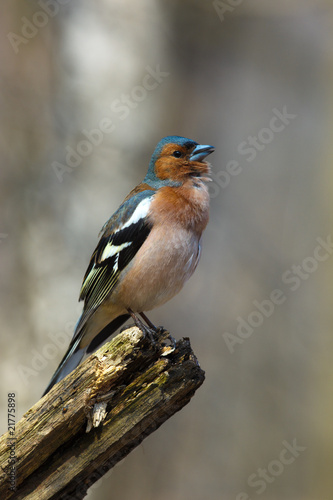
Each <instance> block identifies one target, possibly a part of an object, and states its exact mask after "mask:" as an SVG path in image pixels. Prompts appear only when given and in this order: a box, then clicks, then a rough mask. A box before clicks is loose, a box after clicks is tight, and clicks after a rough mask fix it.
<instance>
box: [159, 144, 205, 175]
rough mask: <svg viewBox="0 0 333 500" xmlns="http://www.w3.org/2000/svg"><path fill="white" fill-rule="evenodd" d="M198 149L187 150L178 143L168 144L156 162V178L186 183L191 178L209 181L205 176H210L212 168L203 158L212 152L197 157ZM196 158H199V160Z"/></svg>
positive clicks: (194, 147)
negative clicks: (196, 151)
mask: <svg viewBox="0 0 333 500" xmlns="http://www.w3.org/2000/svg"><path fill="white" fill-rule="evenodd" d="M196 149H197V147H196V146H193V147H191V148H187V147H186V146H182V145H179V144H176V143H169V144H166V145H165V146H164V147H163V148H162V150H161V153H160V155H159V157H158V159H157V160H156V162H155V174H156V176H157V177H158V178H159V179H161V180H165V179H170V180H172V181H174V182H184V181H185V180H186V179H189V178H191V177H193V178H201V179H202V180H208V179H207V176H205V174H208V175H209V173H210V167H209V165H208V163H206V162H205V161H204V160H203V158H204V156H207V155H208V154H209V152H212V150H211V151H209V152H207V153H206V154H201V155H196V154H195V150H196ZM192 155H193V159H192ZM196 156H199V159H198V160H197V159H196V158H195V157H196ZM201 157H202V159H201Z"/></svg>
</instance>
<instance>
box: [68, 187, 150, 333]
mask: <svg viewBox="0 0 333 500" xmlns="http://www.w3.org/2000/svg"><path fill="white" fill-rule="evenodd" d="M153 196H154V194H153V192H152V191H151V190H149V191H148V190H147V191H142V192H139V193H137V194H135V195H134V196H133V197H131V198H130V199H127V200H126V201H125V202H124V203H123V204H122V205H121V206H120V207H119V209H118V210H117V211H116V212H115V214H114V215H113V216H112V217H111V218H110V219H109V220H108V222H107V223H106V224H105V225H104V226H103V228H102V231H101V233H102V235H101V238H100V240H99V242H98V245H97V247H96V249H95V251H94V253H93V254H92V257H91V260H90V263H89V266H88V269H87V271H86V274H85V276H84V278H83V283H82V287H81V292H80V297H79V300H84V309H83V313H82V316H81V318H80V320H79V322H78V324H77V326H76V329H75V333H74V338H75V337H77V335H78V334H79V332H80V330H81V329H82V327H83V325H84V324H85V323H86V321H87V320H88V318H89V317H90V316H91V315H92V313H93V312H94V311H95V310H96V309H97V307H99V306H100V305H101V303H102V302H103V301H104V300H105V298H106V297H107V296H108V295H109V294H110V293H111V292H112V290H113V289H114V287H115V286H116V284H117V283H118V280H119V275H120V273H121V271H123V270H124V269H125V267H126V266H127V265H128V264H129V263H130V261H131V260H132V259H133V257H134V256H135V254H136V253H137V251H138V250H139V248H140V247H141V245H142V244H143V242H144V241H145V240H146V238H147V236H148V234H149V233H150V231H151V228H152V226H151V224H150V222H149V220H148V218H147V214H148V211H149V207H150V203H151V201H152V198H153Z"/></svg>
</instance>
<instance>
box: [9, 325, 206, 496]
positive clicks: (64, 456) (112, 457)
mask: <svg viewBox="0 0 333 500" xmlns="http://www.w3.org/2000/svg"><path fill="white" fill-rule="evenodd" d="M167 337H168V332H165V331H164V332H162V333H161V335H159V339H158V341H157V342H156V345H154V344H152V343H151V341H150V340H149V339H148V338H145V337H144V335H143V334H142V332H141V331H140V330H139V329H138V328H136V327H133V328H130V329H127V330H126V331H124V332H122V333H120V334H119V335H117V336H116V337H115V338H114V339H113V340H112V341H111V342H108V343H107V344H105V345H104V346H102V347H101V348H100V349H99V350H98V351H97V352H96V353H93V354H92V355H91V356H90V357H89V358H88V359H87V360H85V361H84V362H83V363H82V364H81V365H79V366H78V368H77V369H76V370H74V371H73V372H72V373H70V374H69V375H68V376H67V377H66V378H65V379H64V380H62V381H61V382H59V383H58V384H56V385H55V386H54V387H53V388H52V389H51V391H50V392H49V393H48V394H46V396H44V397H43V398H42V399H41V400H40V401H38V402H37V403H36V404H35V405H34V406H33V407H32V408H31V409H30V410H29V411H28V412H27V413H26V414H25V415H24V416H23V417H22V419H21V420H20V421H19V422H18V423H17V425H16V428H15V435H14V436H9V434H8V433H6V434H4V435H3V436H2V437H1V438H0V464H1V475H0V498H2V499H7V498H15V499H18V500H20V499H23V498H24V499H26V500H28V499H29V500H37V499H38V500H49V499H54V500H55V499H57V500H58V499H81V498H83V497H84V496H85V495H86V492H87V489H88V488H89V487H90V486H91V485H92V484H93V483H94V482H96V481H97V480H98V479H100V478H101V477H102V476H103V475H104V474H105V473H106V472H107V471H108V470H109V469H111V468H112V467H113V466H114V465H115V464H116V463H117V462H119V461H121V460H122V459H123V458H124V457H125V456H126V455H127V454H128V453H129V452H130V451H131V450H132V449H133V448H135V447H136V446H137V445H138V444H140V443H141V441H142V440H143V439H144V438H145V437H146V436H148V435H149V434H150V433H152V432H153V431H154V430H156V429H157V428H158V427H159V426H160V425H161V424H162V423H163V422H165V421H166V420H167V419H168V418H169V417H170V416H172V415H173V414H174V413H175V412H177V411H179V410H180V409H181V408H182V407H183V406H185V405H186V404H187V403H188V402H189V401H190V399H191V397H192V396H193V394H194V392H195V391H196V389H197V388H198V387H200V385H201V384H202V383H203V381H204V372H203V371H202V370H201V368H200V366H199V364H198V362H197V359H196V357H195V356H194V354H193V352H192V350H191V346H190V342H189V339H188V338H183V339H182V340H180V341H179V342H177V344H176V345H175V347H173V346H171V345H169V342H168V341H167ZM13 437H14V438H15V439H14V441H13V440H12V441H8V440H9V438H11V439H12V438H13ZM13 443H14V447H13V446H12V447H11V448H10V447H9V444H13ZM13 450H14V451H15V458H16V463H15V467H16V471H15V473H16V488H17V489H16V491H11V490H10V489H9V480H8V475H9V471H10V465H9V462H8V460H9V458H10V451H12V452H13Z"/></svg>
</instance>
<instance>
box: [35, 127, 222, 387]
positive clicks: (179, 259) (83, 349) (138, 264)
mask: <svg viewBox="0 0 333 500" xmlns="http://www.w3.org/2000/svg"><path fill="white" fill-rule="evenodd" d="M213 151H214V148H213V147H212V146H203V145H200V144H198V143H197V142H195V141H192V140H190V139H186V138H185V137H179V136H168V137H164V139H162V140H161V141H160V142H159V143H158V144H157V146H156V149H155V151H154V153H153V155H152V157H151V160H150V163H149V168H148V172H147V175H146V177H145V178H144V180H143V181H142V182H141V183H140V184H139V185H138V186H137V187H136V188H134V189H133V190H132V191H131V192H130V193H129V195H128V196H127V197H126V198H125V200H124V202H123V203H122V205H121V206H120V207H119V208H118V210H117V211H116V212H115V213H114V214H113V215H112V217H111V218H110V219H109V220H108V221H107V222H106V224H105V225H104V226H103V228H102V230H101V233H100V234H101V237H100V240H99V242H98V245H97V247H96V249H95V251H94V253H93V254H92V257H91V260H90V264H89V266H88V269H87V271H86V274H85V276H84V279H83V283H82V288H81V293H80V297H79V300H84V307H83V312H82V315H81V317H80V319H79V321H78V323H77V325H76V328H75V331H74V335H73V339H72V341H71V343H70V345H69V348H68V350H67V352H66V354H65V356H64V358H63V360H62V361H61V363H60V365H59V367H58V369H57V370H56V372H55V374H54V375H53V377H52V379H51V381H50V383H49V385H48V387H47V388H46V390H45V392H44V394H46V393H47V392H48V391H49V390H50V389H51V387H53V385H54V384H56V383H57V382H59V381H60V380H61V379H63V378H64V377H65V376H66V375H68V374H69V373H70V372H71V371H72V370H73V369H74V368H76V366H77V365H78V364H79V363H80V362H81V361H82V358H83V357H84V356H86V355H89V354H91V353H92V352H93V351H94V350H96V349H97V348H98V347H99V346H100V345H101V344H102V343H103V342H105V340H106V339H107V338H108V337H109V336H110V335H111V334H112V333H114V332H115V331H116V330H117V328H119V327H120V326H121V325H122V324H123V323H124V322H125V321H126V320H127V319H128V318H129V317H130V316H132V317H133V318H134V320H135V322H136V324H137V325H139V326H140V327H141V328H143V329H144V330H146V331H148V332H150V333H151V329H153V330H154V325H153V324H152V323H151V322H150V321H149V320H148V318H147V317H146V316H145V314H144V312H143V311H149V310H151V309H153V308H154V307H157V306H159V305H161V304H164V303H165V302H167V301H168V300H169V299H171V298H172V297H173V296H174V295H176V294H177V293H178V292H179V291H180V290H181V288H182V287H183V285H184V283H185V281H187V280H188V279H189V278H190V276H191V275H192V273H193V272H194V270H195V268H196V266H197V264H198V261H199V258H200V251H201V250H200V248H201V247H200V240H201V234H202V232H203V230H204V229H205V227H206V225H207V223H208V217H209V194H208V189H207V186H206V185H205V184H204V182H205V181H209V180H211V179H210V178H209V177H208V176H209V173H210V166H209V164H208V163H206V162H205V161H204V160H205V158H206V156H208V155H209V154H210V153H212V152H213ZM136 313H139V314H140V315H141V317H142V318H143V319H144V320H145V322H146V323H147V325H148V327H146V326H144V325H143V323H142V322H141V320H140V319H139V318H138V317H137V315H136Z"/></svg>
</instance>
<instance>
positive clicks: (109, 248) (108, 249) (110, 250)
mask: <svg viewBox="0 0 333 500" xmlns="http://www.w3.org/2000/svg"><path fill="white" fill-rule="evenodd" d="M122 227H124V226H122ZM130 245H132V242H131V241H127V242H126V243H123V244H122V245H113V244H112V243H108V244H107V245H106V246H105V248H104V250H103V253H102V255H101V262H103V260H105V259H108V258H109V257H113V255H116V254H119V252H121V250H123V249H124V248H126V247H129V246H130ZM116 262H117V261H116Z"/></svg>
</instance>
